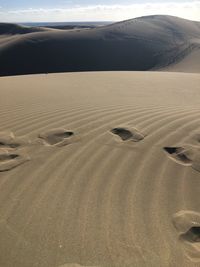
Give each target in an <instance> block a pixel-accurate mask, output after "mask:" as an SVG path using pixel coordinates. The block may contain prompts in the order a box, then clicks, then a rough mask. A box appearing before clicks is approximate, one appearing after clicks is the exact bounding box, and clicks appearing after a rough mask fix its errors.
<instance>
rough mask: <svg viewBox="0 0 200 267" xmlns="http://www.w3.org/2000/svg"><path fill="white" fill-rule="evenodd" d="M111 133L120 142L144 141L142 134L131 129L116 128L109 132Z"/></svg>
mask: <svg viewBox="0 0 200 267" xmlns="http://www.w3.org/2000/svg"><path fill="white" fill-rule="evenodd" d="M111 133H112V134H114V135H117V137H118V138H120V139H121V140H122V141H133V142H139V141H141V140H143V139H144V135H143V134H142V133H140V132H139V131H138V130H137V129H135V128H131V127H116V128H113V129H112V130H111Z"/></svg>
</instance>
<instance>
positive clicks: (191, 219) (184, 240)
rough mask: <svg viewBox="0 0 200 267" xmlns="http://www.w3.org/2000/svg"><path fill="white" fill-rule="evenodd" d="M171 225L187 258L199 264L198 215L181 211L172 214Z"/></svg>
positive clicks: (199, 221)
mask: <svg viewBox="0 0 200 267" xmlns="http://www.w3.org/2000/svg"><path fill="white" fill-rule="evenodd" d="M173 225H174V227H175V228H176V230H177V232H178V234H179V241H180V242H181V244H182V245H183V248H184V250H185V252H186V255H187V257H188V258H189V259H190V260H192V261H194V262H200V213H198V212H195V211H188V210H182V211H179V212H177V213H175V214H174V216H173Z"/></svg>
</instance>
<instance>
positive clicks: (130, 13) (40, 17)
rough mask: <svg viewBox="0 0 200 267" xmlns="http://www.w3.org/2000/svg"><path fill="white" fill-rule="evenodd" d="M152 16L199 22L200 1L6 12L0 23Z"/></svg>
mask: <svg viewBox="0 0 200 267" xmlns="http://www.w3.org/2000/svg"><path fill="white" fill-rule="evenodd" d="M1 11H2V10H1ZM152 14H166V15H174V16H178V17H183V18H186V19H192V20H199V18H200V1H186V2H182V3H181V2H166V3H162V2H157V3H156V2H149V3H141V4H139V3H138V4H121V5H117V4H116V5H89V6H74V7H70V8H47V9H45V8H29V9H16V10H7V11H5V10H4V11H3V12H1V13H0V21H15V22H19V21H21V22H22V21H99V20H112V21H119V20H124V19H129V18H134V17H140V16H145V15H152Z"/></svg>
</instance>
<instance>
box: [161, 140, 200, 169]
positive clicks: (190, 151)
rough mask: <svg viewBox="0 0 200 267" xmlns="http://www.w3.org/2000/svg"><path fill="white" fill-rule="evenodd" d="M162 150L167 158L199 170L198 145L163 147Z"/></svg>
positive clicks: (199, 151)
mask: <svg viewBox="0 0 200 267" xmlns="http://www.w3.org/2000/svg"><path fill="white" fill-rule="evenodd" d="M163 149H164V151H165V152H166V153H167V154H168V156H169V158H170V159H172V160H174V161H175V162H176V163H178V164H181V165H183V166H191V167H192V168H193V169H194V170H196V171H199V172H200V147H198V146H191V145H185V146H179V147H164V148H163Z"/></svg>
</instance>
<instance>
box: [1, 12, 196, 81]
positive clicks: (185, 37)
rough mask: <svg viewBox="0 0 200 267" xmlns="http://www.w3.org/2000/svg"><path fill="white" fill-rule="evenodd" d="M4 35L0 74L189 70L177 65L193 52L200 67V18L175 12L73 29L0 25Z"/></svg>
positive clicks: (2, 36)
mask: <svg viewBox="0 0 200 267" xmlns="http://www.w3.org/2000/svg"><path fill="white" fill-rule="evenodd" d="M0 36H1V38H0V62H1V64H0V76H5V75H17V74H34V73H47V72H48V73H56V72H74V71H115V70H118V71H123V70H124V71H127V70H129V71H130V70H135V71H147V70H161V69H163V68H167V70H168V71H169V70H170V71H182V72H184V68H182V67H181V66H180V65H178V66H177V67H176V64H181V65H182V63H183V60H185V58H186V57H189V58H190V56H191V55H192V57H194V58H195V61H194V62H193V60H190V59H186V60H189V62H190V72H194V71H195V72H199V69H200V63H199V60H198V59H199V57H200V56H199V54H200V22H195V21H189V20H185V19H181V18H178V17H173V16H165V15H156V16H147V17H139V18H136V19H130V20H126V21H121V22H117V23H113V24H110V25H105V26H102V27H97V28H94V29H82V30H76V29H74V30H72V31H68V30H61V29H47V28H46V29H45V28H40V27H33V28H31V27H23V26H19V25H10V24H0ZM4 38H6V41H3V39H4ZM194 53H195V55H194ZM196 54H198V59H196ZM183 65H185V64H183ZM170 66H172V69H171V68H170Z"/></svg>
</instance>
